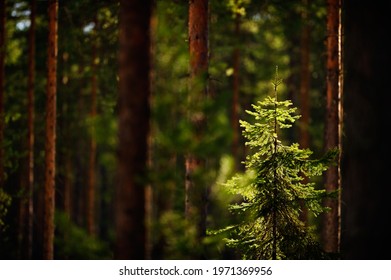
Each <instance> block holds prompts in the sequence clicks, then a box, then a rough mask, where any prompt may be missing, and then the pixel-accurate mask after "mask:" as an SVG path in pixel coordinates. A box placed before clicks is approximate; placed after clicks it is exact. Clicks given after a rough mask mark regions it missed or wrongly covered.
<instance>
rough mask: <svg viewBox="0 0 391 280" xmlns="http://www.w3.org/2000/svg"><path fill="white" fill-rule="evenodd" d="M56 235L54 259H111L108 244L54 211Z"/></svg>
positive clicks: (61, 213)
mask: <svg viewBox="0 0 391 280" xmlns="http://www.w3.org/2000/svg"><path fill="white" fill-rule="evenodd" d="M55 218H56V221H55V223H56V235H55V240H54V245H55V254H56V255H55V258H56V259H73V260H95V259H111V258H112V254H111V252H110V250H109V246H108V244H106V243H104V242H103V241H101V240H99V239H98V238H96V237H92V236H89V235H88V233H87V232H86V230H85V229H83V228H81V227H78V226H77V225H75V224H74V223H72V221H71V220H70V219H69V217H68V216H67V215H66V214H65V213H63V212H59V211H58V212H56V217H55Z"/></svg>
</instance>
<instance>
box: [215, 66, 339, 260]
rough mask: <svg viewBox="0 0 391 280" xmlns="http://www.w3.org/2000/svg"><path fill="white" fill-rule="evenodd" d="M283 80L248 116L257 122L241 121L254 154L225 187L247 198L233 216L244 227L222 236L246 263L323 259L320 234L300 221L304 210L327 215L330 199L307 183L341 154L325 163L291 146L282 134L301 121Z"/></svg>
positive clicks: (330, 155)
mask: <svg viewBox="0 0 391 280" xmlns="http://www.w3.org/2000/svg"><path fill="white" fill-rule="evenodd" d="M280 84H281V79H280V78H279V77H278V71H277V69H276V76H275V78H274V81H273V89H274V95H273V96H267V97H266V98H265V99H264V100H263V101H260V102H258V103H257V104H256V105H253V110H252V111H247V113H248V114H250V115H251V116H252V117H253V120H254V122H253V123H250V122H246V121H243V120H242V121H240V125H241V127H243V135H244V137H245V138H246V145H247V146H248V147H249V148H250V154H249V155H248V156H247V157H246V160H245V167H246V171H245V173H244V174H237V175H235V176H234V177H233V178H232V179H230V180H228V182H227V183H226V184H225V185H226V187H227V188H228V190H229V191H230V192H231V193H233V194H237V195H239V196H240V197H241V200H240V202H237V203H234V204H232V205H230V210H231V211H232V212H233V213H235V214H238V215H241V219H240V222H239V223H237V224H234V225H230V226H228V227H226V228H224V229H222V230H219V231H218V232H226V233H227V234H228V236H229V238H227V240H226V241H227V245H228V246H231V247H234V248H236V249H238V250H239V252H240V253H241V255H242V258H243V259H322V258H325V257H326V256H327V255H326V254H325V253H324V252H323V251H322V249H321V246H320V244H319V243H318V242H317V240H316V237H315V235H314V229H313V228H312V227H309V226H307V225H306V224H305V223H304V222H303V221H301V220H300V219H299V215H300V212H301V211H302V207H303V205H304V207H306V208H307V211H309V212H310V213H312V214H313V215H314V216H317V215H319V214H320V213H322V212H324V211H327V208H325V207H323V206H322V200H323V198H324V197H326V196H332V195H333V194H331V193H327V192H326V191H325V190H324V189H318V188H315V183H314V182H311V181H310V180H304V177H306V178H308V179H311V178H312V177H314V176H320V175H321V174H322V172H323V171H325V170H327V168H328V166H329V165H330V164H331V163H332V162H333V161H334V159H335V157H336V155H337V153H338V151H337V150H335V149H334V150H330V151H328V152H327V153H326V154H325V155H324V156H323V157H322V158H320V159H312V158H311V155H312V151H311V150H309V149H301V148H300V147H299V145H298V144H297V143H293V144H290V145H285V144H284V143H283V141H282V140H281V137H280V135H281V133H280V130H281V129H287V128H290V127H292V125H293V123H294V122H295V121H296V120H297V119H299V117H300V116H299V115H297V114H296V113H295V112H296V108H295V107H292V102H291V101H289V100H284V101H279V100H278V86H279V85H280Z"/></svg>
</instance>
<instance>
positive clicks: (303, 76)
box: [299, 0, 310, 223]
mask: <svg viewBox="0 0 391 280" xmlns="http://www.w3.org/2000/svg"><path fill="white" fill-rule="evenodd" d="M303 5H304V11H303V13H302V24H303V25H302V26H303V27H302V31H301V39H300V41H301V42H300V46H301V48H300V113H301V125H300V135H299V143H300V147H301V148H302V149H307V148H309V145H310V134H309V131H308V129H309V125H310V96H309V91H310V26H309V24H308V14H309V13H308V11H307V10H308V0H303ZM303 183H308V178H306V177H305V176H304V182H303ZM301 210H302V211H301V213H300V220H301V221H303V222H304V223H307V219H308V210H307V208H306V207H305V206H304V204H303V203H302V206H301Z"/></svg>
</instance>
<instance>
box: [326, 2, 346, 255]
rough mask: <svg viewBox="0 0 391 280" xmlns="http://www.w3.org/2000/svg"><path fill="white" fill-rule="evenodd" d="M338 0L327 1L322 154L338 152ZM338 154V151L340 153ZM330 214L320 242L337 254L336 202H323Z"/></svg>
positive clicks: (332, 179) (334, 171) (331, 186)
mask: <svg viewBox="0 0 391 280" xmlns="http://www.w3.org/2000/svg"><path fill="white" fill-rule="evenodd" d="M340 17H341V0H328V1H327V84H326V87H327V89H326V90H327V97H326V121H325V142H324V148H325V150H329V149H331V148H335V147H336V148H339V149H341V127H340V126H341V95H342V87H341V83H340V75H341V67H342V63H341V18H340ZM340 152H341V151H340ZM340 177H341V176H340V160H338V163H337V165H336V166H331V167H330V168H329V169H328V170H327V171H326V172H325V176H324V183H325V188H326V190H327V191H329V192H330V191H335V190H338V189H339V188H340V184H341V182H340V181H341V178H340ZM325 206H327V207H330V208H331V210H330V211H329V212H327V213H325V214H324V216H323V228H322V239H323V246H324V250H325V251H326V252H330V253H338V252H339V247H340V234H341V233H340V218H341V216H340V215H341V214H340V212H341V209H340V208H341V206H340V199H337V200H335V199H327V200H326V201H325Z"/></svg>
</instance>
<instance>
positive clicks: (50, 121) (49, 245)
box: [43, 0, 58, 259]
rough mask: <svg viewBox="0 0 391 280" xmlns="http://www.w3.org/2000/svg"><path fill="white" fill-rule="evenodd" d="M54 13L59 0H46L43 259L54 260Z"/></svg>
mask: <svg viewBox="0 0 391 280" xmlns="http://www.w3.org/2000/svg"><path fill="white" fill-rule="evenodd" d="M57 15H58V1H57V0H49V39H48V41H49V45H48V62H47V67H48V73H47V89H46V90H47V97H46V139H45V166H46V170H45V199H44V204H45V210H44V227H43V235H44V238H43V258H44V259H53V241H54V210H55V174H56V91H57V85H56V84H57V79H56V74H57V20H58V19H57Z"/></svg>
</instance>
